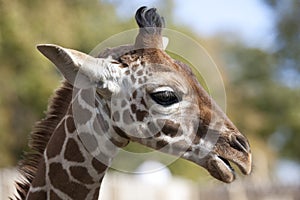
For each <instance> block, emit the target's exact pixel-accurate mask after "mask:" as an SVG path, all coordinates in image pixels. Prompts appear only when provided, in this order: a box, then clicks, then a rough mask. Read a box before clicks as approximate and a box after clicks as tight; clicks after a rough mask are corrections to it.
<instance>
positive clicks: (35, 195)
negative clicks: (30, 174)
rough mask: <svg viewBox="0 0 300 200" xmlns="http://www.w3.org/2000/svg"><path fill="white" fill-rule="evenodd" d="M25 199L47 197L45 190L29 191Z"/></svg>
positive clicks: (33, 199)
mask: <svg viewBox="0 0 300 200" xmlns="http://www.w3.org/2000/svg"><path fill="white" fill-rule="evenodd" d="M26 199H32V200H41V199H47V193H46V192H45V191H37V192H30V193H29V194H28V195H27V198H26Z"/></svg>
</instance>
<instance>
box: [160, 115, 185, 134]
mask: <svg viewBox="0 0 300 200" xmlns="http://www.w3.org/2000/svg"><path fill="white" fill-rule="evenodd" d="M179 128H180V124H179V123H175V122H173V121H171V120H168V119H167V120H165V122H164V126H163V127H162V129H161V130H162V132H163V133H164V134H165V135H168V136H170V137H175V136H177V135H179V134H180V133H181V131H179Z"/></svg>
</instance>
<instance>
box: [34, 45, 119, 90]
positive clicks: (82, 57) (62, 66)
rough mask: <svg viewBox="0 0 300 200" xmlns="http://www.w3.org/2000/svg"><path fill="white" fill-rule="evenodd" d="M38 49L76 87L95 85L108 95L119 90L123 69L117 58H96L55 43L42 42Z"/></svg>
mask: <svg viewBox="0 0 300 200" xmlns="http://www.w3.org/2000/svg"><path fill="white" fill-rule="evenodd" d="M37 49H38V50H39V51H40V52H41V53H42V54H43V55H45V56H46V57H47V58H48V59H49V60H50V61H51V62H53V63H54V64H55V65H56V67H57V68H58V70H59V71H60V72H61V73H62V75H63V76H64V77H65V78H66V79H67V81H68V82H69V83H71V84H72V85H74V86H76V87H90V86H91V85H94V86H97V88H98V90H100V92H101V90H103V93H104V94H106V95H109V94H112V93H117V92H118V91H119V88H120V79H121V76H122V69H121V64H120V63H119V62H117V61H116V60H113V59H112V58H110V57H109V58H94V57H92V56H90V55H88V54H85V53H82V52H79V51H76V50H73V49H67V48H63V47H60V46H58V45H53V44H41V45H38V46H37Z"/></svg>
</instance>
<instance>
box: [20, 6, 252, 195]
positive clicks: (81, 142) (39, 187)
mask: <svg viewBox="0 0 300 200" xmlns="http://www.w3.org/2000/svg"><path fill="white" fill-rule="evenodd" d="M135 18H136V22H137V24H138V26H139V33H138V35H137V37H136V40H135V43H134V44H132V45H127V46H120V47H115V48H111V49H107V50H105V51H104V52H102V53H100V54H99V55H98V56H96V57H92V56H90V55H87V54H85V53H83V52H80V51H77V50H73V49H67V48H63V47H60V46H58V45H53V44H43V45H38V46H37V49H38V50H39V51H40V52H41V53H42V54H43V55H45V56H46V57H47V58H48V59H49V60H50V61H52V62H53V63H54V64H55V66H56V67H57V69H58V70H59V71H60V72H61V74H62V75H63V76H64V79H65V80H64V81H63V83H62V86H61V87H60V88H59V89H58V90H57V91H56V92H55V94H54V96H53V97H52V100H51V102H50V105H49V107H48V112H47V115H46V118H44V119H43V120H41V121H40V122H38V123H37V124H36V126H35V128H34V130H33V132H32V133H31V142H30V144H29V146H30V147H31V149H32V151H31V152H30V153H28V155H27V158H25V159H24V160H23V161H22V162H21V163H20V172H21V174H22V175H23V179H22V180H20V181H18V182H16V187H17V191H18V195H19V197H16V198H17V199H27V200H34V199H39V200H42V199H71V200H72V199H98V195H99V189H100V186H101V182H102V180H103V177H104V175H105V173H106V171H107V169H108V168H109V167H110V166H111V163H112V161H113V158H114V157H115V156H116V155H117V153H118V150H119V149H120V148H122V147H125V146H126V145H127V144H128V143H129V142H138V143H140V144H143V145H145V146H147V147H150V148H153V149H155V150H158V151H161V152H164V153H168V154H171V155H175V156H178V157H181V158H183V159H186V160H189V161H192V162H194V163H196V164H197V165H199V166H201V167H203V168H205V169H206V170H207V171H208V172H209V173H210V174H211V175H212V176H213V177H214V178H216V179H218V180H220V181H223V182H225V183H230V182H232V181H234V179H235V171H234V169H233V168H232V167H231V164H230V163H229V161H230V162H232V163H234V164H236V165H237V166H238V168H239V169H240V171H241V172H242V173H243V174H245V175H248V174H250V172H251V165H252V159H251V150H250V146H249V142H248V140H247V138H246V137H245V136H243V135H242V134H241V133H240V132H239V131H238V129H237V128H236V127H235V126H234V124H233V123H232V122H231V121H230V120H229V118H228V117H227V116H226V114H225V113H224V112H223V111H222V110H221V109H220V108H219V107H218V105H217V104H216V103H215V102H214V100H213V99H212V98H211V97H210V96H209V95H208V94H207V92H206V91H205V90H204V89H203V88H202V86H201V85H200V84H199V83H198V81H197V79H196V77H195V76H194V74H193V72H192V70H191V69H190V68H189V67H188V66H187V65H186V64H184V63H182V62H180V61H177V60H174V59H173V58H171V57H170V56H169V55H168V54H167V53H166V52H165V51H164V45H163V39H162V29H163V27H164V19H163V17H161V16H160V15H159V14H158V13H157V12H156V9H155V8H151V9H148V8H146V7H141V8H139V9H138V10H137V12H136V15H135Z"/></svg>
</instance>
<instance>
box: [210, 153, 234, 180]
mask: <svg viewBox="0 0 300 200" xmlns="http://www.w3.org/2000/svg"><path fill="white" fill-rule="evenodd" d="M207 170H208V171H209V173H210V174H211V175H212V176H213V177H214V178H216V179H218V180H220V181H223V182H225V183H231V182H232V181H234V179H235V171H234V170H233V168H232V167H231V165H230V163H229V161H228V160H227V159H225V158H223V157H220V156H217V155H215V156H213V157H212V158H211V159H209V161H208V167H207Z"/></svg>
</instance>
